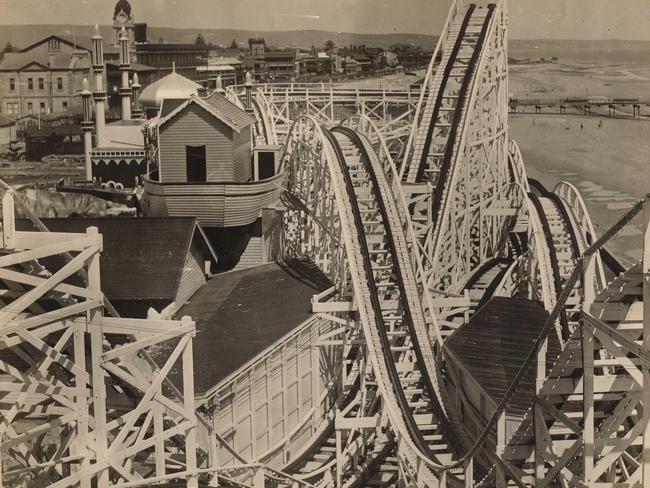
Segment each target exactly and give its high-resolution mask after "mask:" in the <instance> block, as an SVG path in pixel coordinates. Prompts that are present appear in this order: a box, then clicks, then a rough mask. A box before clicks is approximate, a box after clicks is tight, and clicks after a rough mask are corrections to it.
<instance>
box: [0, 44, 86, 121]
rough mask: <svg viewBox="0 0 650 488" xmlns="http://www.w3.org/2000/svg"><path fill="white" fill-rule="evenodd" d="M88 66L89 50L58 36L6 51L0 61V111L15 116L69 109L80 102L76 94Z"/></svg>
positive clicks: (66, 110) (64, 111)
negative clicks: (13, 50) (17, 49)
mask: <svg viewBox="0 0 650 488" xmlns="http://www.w3.org/2000/svg"><path fill="white" fill-rule="evenodd" d="M89 69H90V55H89V50H88V49H87V48H84V47H81V46H79V45H78V44H76V43H75V42H73V41H71V40H69V39H66V38H63V37H61V36H54V35H53V36H49V37H46V38H45V39H41V40H40V41H38V42H36V43H34V44H32V45H30V46H27V47H26V48H24V49H22V50H20V51H19V52H15V53H6V54H5V56H4V58H3V59H2V61H0V113H3V114H4V115H8V116H11V117H15V118H18V117H22V116H24V115H28V114H35V115H36V114H49V113H66V112H69V111H70V110H71V109H72V107H73V106H79V105H80V103H81V100H80V99H79V97H78V96H77V95H78V93H79V92H80V91H81V84H82V81H83V79H84V78H86V77H87V76H88V72H89Z"/></svg>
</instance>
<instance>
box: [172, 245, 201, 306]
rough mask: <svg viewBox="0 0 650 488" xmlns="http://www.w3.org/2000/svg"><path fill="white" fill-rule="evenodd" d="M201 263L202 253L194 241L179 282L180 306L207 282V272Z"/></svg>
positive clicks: (178, 299)
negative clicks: (205, 272) (204, 271)
mask: <svg viewBox="0 0 650 488" xmlns="http://www.w3.org/2000/svg"><path fill="white" fill-rule="evenodd" d="M201 263H202V261H201V258H200V253H199V252H198V251H197V249H196V246H195V244H194V243H192V247H191V248H190V251H189V252H188V253H187V256H186V257H185V266H183V272H182V274H181V279H180V282H179V284H178V293H177V294H176V300H175V301H176V304H177V305H178V306H181V305H183V304H184V303H186V302H187V301H188V300H189V299H190V298H192V295H194V293H196V291H197V290H198V289H199V288H201V287H202V286H203V285H204V284H205V282H206V280H205V274H204V273H203V266H202V264H201Z"/></svg>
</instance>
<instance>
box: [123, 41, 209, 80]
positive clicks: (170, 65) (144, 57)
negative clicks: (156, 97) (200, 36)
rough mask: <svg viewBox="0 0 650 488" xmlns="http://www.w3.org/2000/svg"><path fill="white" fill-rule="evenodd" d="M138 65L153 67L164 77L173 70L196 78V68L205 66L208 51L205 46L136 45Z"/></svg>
mask: <svg viewBox="0 0 650 488" xmlns="http://www.w3.org/2000/svg"><path fill="white" fill-rule="evenodd" d="M136 53H137V54H136V57H137V60H138V63H141V64H144V65H147V66H153V67H154V68H156V69H157V70H158V72H159V74H161V75H164V74H167V73H170V72H171V71H172V70H173V69H174V68H175V69H176V72H177V73H180V74H182V75H183V76H186V77H188V78H197V77H198V76H199V74H198V73H197V67H199V66H206V65H207V59H208V53H209V50H208V48H207V47H206V46H198V45H196V44H176V43H156V44H152V43H149V42H147V43H142V44H136Z"/></svg>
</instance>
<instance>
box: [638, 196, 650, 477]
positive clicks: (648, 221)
mask: <svg viewBox="0 0 650 488" xmlns="http://www.w3.org/2000/svg"><path fill="white" fill-rule="evenodd" d="M643 225H644V229H643V230H644V234H643V236H644V237H643V349H644V350H645V351H646V352H649V353H650V195H646V196H645V199H644V201H643ZM642 371H643V400H642V401H643V418H642V419H641V420H640V421H641V422H643V424H644V426H645V427H644V429H643V455H642V456H643V466H642V470H643V471H642V473H641V476H642V485H643V486H650V364H648V363H646V364H644V365H643V368H642Z"/></svg>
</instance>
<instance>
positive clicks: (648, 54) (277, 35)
mask: <svg viewBox="0 0 650 488" xmlns="http://www.w3.org/2000/svg"><path fill="white" fill-rule="evenodd" d="M101 30H102V34H103V36H104V39H105V40H109V39H110V38H111V27H110V26H106V25H105V26H101ZM92 31H93V27H92V26H89V25H10V26H4V25H3V26H0V49H1V48H2V47H4V45H5V44H6V43H7V42H11V43H12V44H13V45H14V46H16V47H19V48H23V47H26V46H28V45H30V44H31V43H33V42H35V41H38V40H40V39H42V38H44V37H46V36H48V35H50V34H58V35H62V36H66V37H72V36H73V35H74V36H75V37H76V39H77V42H78V43H79V44H81V45H86V46H89V45H90V37H91V36H92ZM199 34H201V35H203V37H204V38H205V40H206V41H207V42H212V43H213V44H218V45H222V46H226V45H229V44H230V42H231V41H232V40H233V39H235V40H236V41H237V42H238V43H239V45H240V46H244V45H247V42H248V38H249V37H255V36H258V37H264V38H265V39H266V42H267V44H268V45H270V46H275V47H301V48H309V47H311V46H317V47H321V46H323V45H324V44H325V41H327V40H332V41H334V43H335V44H336V45H337V46H339V47H345V46H349V45H350V44H355V45H360V44H365V45H367V46H372V47H383V48H388V47H390V46H391V45H393V44H398V43H399V44H401V43H404V44H412V45H415V46H420V47H423V48H425V49H432V48H433V46H434V45H435V42H436V40H437V38H436V37H435V36H429V35H423V34H402V33H395V34H353V33H348V32H328V31H320V30H299V31H248V30H234V29H176V28H171V27H151V26H150V27H149V29H148V36H149V40H150V41H151V42H158V41H159V40H160V39H163V41H164V42H182V43H193V42H194V41H195V40H196V37H197V36H198V35H199ZM509 50H510V53H509V54H510V56H511V57H513V58H520V59H522V58H523V59H525V58H533V59H534V58H540V57H553V56H557V57H558V58H559V59H560V61H584V62H594V63H597V62H634V61H643V62H650V41H617V40H596V41H585V40H578V41H576V40H561V39H560V40H547V39H544V40H537V39H527V40H519V39H515V40H512V39H511V40H510V46H509Z"/></svg>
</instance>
